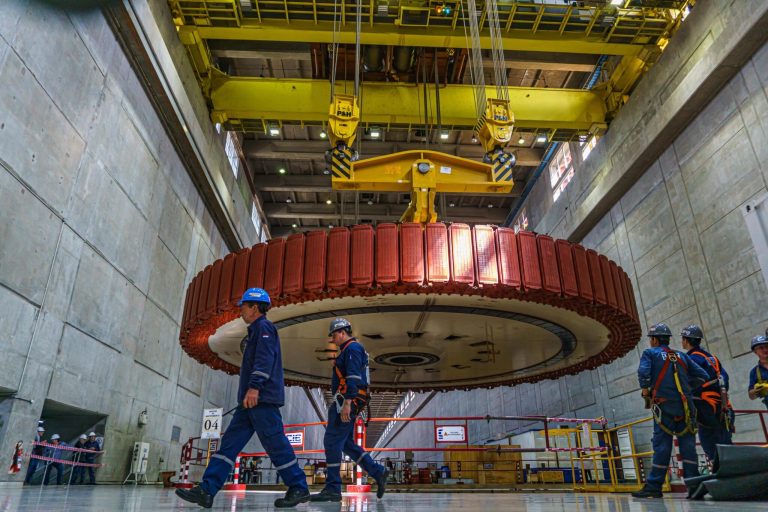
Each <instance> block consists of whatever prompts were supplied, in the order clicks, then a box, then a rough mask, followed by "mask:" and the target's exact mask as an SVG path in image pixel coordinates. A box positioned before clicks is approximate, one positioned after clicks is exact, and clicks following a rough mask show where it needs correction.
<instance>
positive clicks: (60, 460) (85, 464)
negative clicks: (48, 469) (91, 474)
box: [29, 455, 104, 468]
mask: <svg viewBox="0 0 768 512" xmlns="http://www.w3.org/2000/svg"><path fill="white" fill-rule="evenodd" d="M29 458H30V459H38V460H43V461H46V462H60V463H61V464H67V465H70V466H82V467H85V468H100V467H102V466H104V464H91V463H90V462H75V461H74V460H66V459H54V458H53V457H45V456H43V455H30V456H29Z"/></svg>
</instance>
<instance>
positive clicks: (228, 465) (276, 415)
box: [176, 288, 309, 508]
mask: <svg viewBox="0 0 768 512" xmlns="http://www.w3.org/2000/svg"><path fill="white" fill-rule="evenodd" d="M238 305H239V306H240V317H241V318H242V319H243V320H244V321H245V323H246V324H249V325H248V337H247V342H246V345H245V350H244V353H243V362H242V365H241V366H240V387H239V391H238V395H237V400H238V403H239V404H241V405H242V407H239V408H238V409H237V410H236V411H235V414H234V416H233V417H232V422H231V423H230V424H229V427H228V428H227V430H226V432H224V435H223V437H222V439H221V447H220V448H219V451H218V452H216V453H215V454H213V455H212V456H211V461H210V464H208V468H207V469H206V470H205V474H204V475H203V481H202V482H201V483H200V485H198V486H195V487H193V488H192V489H189V490H186V489H176V494H177V495H178V496H179V497H181V498H182V499H184V500H186V501H190V502H192V503H197V504H198V505H201V506H203V507H205V508H211V506H212V505H213V497H214V496H216V493H218V492H219V490H220V489H221V488H222V486H223V485H224V482H226V480H227V476H228V475H229V473H230V472H231V470H232V468H233V467H234V465H235V463H234V460H235V459H236V458H237V455H238V454H239V453H240V451H241V450H242V449H243V448H244V447H245V445H246V444H247V443H248V441H249V440H250V439H251V436H253V433H254V432H255V433H256V434H257V435H258V436H259V440H260V441H261V444H262V446H263V447H264V450H265V451H266V452H267V455H268V456H269V457H270V458H271V459H272V462H273V464H274V465H275V468H276V469H277V471H278V473H279V474H280V477H281V478H282V479H283V481H284V482H285V483H286V485H288V491H287V492H286V494H285V496H284V497H283V498H278V499H277V500H275V507H277V508H286V507H294V506H296V505H298V504H299V503H304V502H306V501H308V500H309V489H308V487H307V479H306V477H305V476H304V471H302V469H301V468H300V467H299V465H298V461H297V459H296V454H295V453H294V451H293V448H292V447H291V445H290V443H289V442H288V438H286V437H285V432H284V428H283V418H282V416H281V415H280V407H282V406H283V404H284V403H285V383H284V380H283V362H282V355H281V350H280V337H279V336H278V335H277V329H276V328H275V326H274V325H273V324H272V322H270V321H269V320H267V317H266V314H267V311H268V310H269V308H270V305H271V301H270V298H269V294H267V292H266V291H264V290H262V289H261V288H250V289H248V290H246V292H245V293H244V294H243V298H242V300H241V301H240V302H239V303H238Z"/></svg>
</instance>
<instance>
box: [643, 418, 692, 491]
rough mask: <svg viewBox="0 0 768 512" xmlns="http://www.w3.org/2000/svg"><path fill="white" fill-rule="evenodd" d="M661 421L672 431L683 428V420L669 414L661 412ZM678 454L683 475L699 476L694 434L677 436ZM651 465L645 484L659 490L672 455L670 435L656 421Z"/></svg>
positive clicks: (687, 476) (688, 476)
mask: <svg viewBox="0 0 768 512" xmlns="http://www.w3.org/2000/svg"><path fill="white" fill-rule="evenodd" d="M661 419H662V421H663V422H664V426H666V427H667V428H668V429H669V430H671V431H672V432H680V431H682V430H683V429H684V428H685V422H684V421H675V420H674V417H673V416H672V415H670V414H667V413H664V412H662V417H661ZM677 439H678V441H679V442H680V454H681V455H682V456H683V476H684V477H685V478H690V477H693V476H699V462H698V458H697V457H696V436H695V435H693V434H685V435H684V436H678V438H677ZM652 443H653V466H652V467H651V472H650V474H649V475H648V479H647V480H646V485H647V486H648V487H649V488H651V489H655V490H661V486H662V485H664V479H665V478H666V476H667V470H668V469H669V459H670V457H671V456H672V436H671V435H669V434H667V433H666V432H664V431H663V430H662V429H661V427H659V424H658V423H655V422H654V424H653V441H652Z"/></svg>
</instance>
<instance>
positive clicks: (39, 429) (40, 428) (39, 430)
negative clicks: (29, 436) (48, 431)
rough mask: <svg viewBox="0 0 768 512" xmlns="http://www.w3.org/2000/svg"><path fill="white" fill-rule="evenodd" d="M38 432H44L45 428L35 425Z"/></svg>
mask: <svg viewBox="0 0 768 512" xmlns="http://www.w3.org/2000/svg"><path fill="white" fill-rule="evenodd" d="M37 431H38V432H45V429H44V428H43V427H37Z"/></svg>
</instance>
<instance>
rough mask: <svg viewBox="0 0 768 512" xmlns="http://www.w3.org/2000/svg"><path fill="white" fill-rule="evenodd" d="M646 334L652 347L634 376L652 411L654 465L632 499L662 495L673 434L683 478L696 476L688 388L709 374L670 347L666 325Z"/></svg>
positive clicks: (692, 413) (693, 413)
mask: <svg viewBox="0 0 768 512" xmlns="http://www.w3.org/2000/svg"><path fill="white" fill-rule="evenodd" d="M648 337H649V342H650V345H651V348H649V349H646V350H645V351H644V352H643V355H642V356H641V358H640V366H639V368H638V369H637V376H638V380H639V382H640V387H641V388H642V395H643V398H644V399H645V400H646V407H647V408H650V409H651V410H652V412H653V419H654V424H653V440H652V443H653V464H652V468H651V472H650V474H649V475H648V478H647V480H646V483H645V486H644V487H643V488H642V489H641V490H639V491H637V492H633V493H632V496H634V497H635V498H661V496H662V493H661V486H662V485H663V484H664V479H665V477H666V474H667V469H668V468H669V459H670V457H671V455H672V437H673V436H674V437H677V439H678V440H679V442H680V454H681V455H682V458H683V474H684V476H685V478H690V477H693V476H698V475H699V468H698V461H697V458H696V436H695V435H696V408H695V406H694V405H693V400H692V393H691V391H692V389H693V388H695V387H697V386H698V385H699V384H701V383H703V382H706V381H707V380H708V377H709V376H708V375H707V372H705V371H704V370H703V369H702V368H701V367H700V366H699V365H697V364H696V363H694V362H693V361H692V360H691V358H690V357H688V355H686V354H684V353H682V352H678V351H676V350H672V349H671V348H669V340H670V338H671V337H672V331H670V329H669V327H668V326H667V325H666V324H664V323H659V324H655V325H653V326H651V329H650V330H649V331H648Z"/></svg>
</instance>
